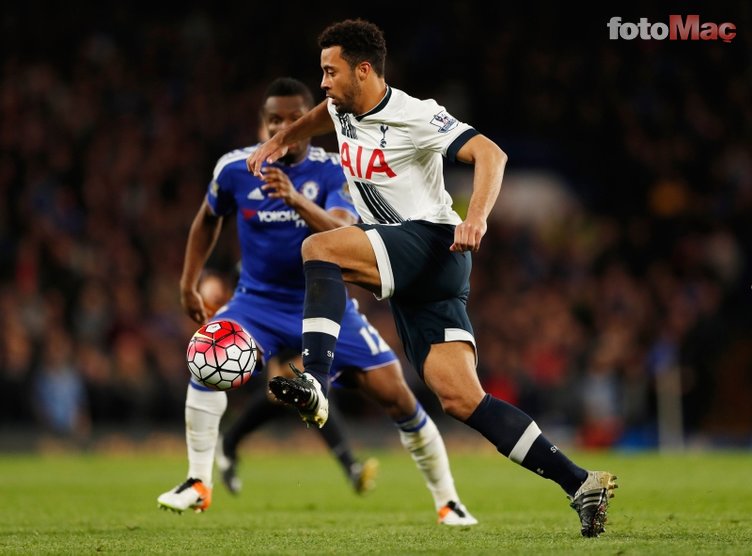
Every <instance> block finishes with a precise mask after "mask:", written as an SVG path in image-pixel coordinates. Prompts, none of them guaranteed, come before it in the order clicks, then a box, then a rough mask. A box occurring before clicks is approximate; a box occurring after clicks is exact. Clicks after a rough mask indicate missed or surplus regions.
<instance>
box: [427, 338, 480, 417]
mask: <svg viewBox="0 0 752 556" xmlns="http://www.w3.org/2000/svg"><path fill="white" fill-rule="evenodd" d="M423 378H424V379H425V381H426V384H427V385H428V387H429V388H430V389H431V390H432V391H433V392H434V393H435V394H436V396H437V397H438V398H439V401H440V402H441V405H442V407H443V408H444V411H445V412H446V413H448V414H449V415H452V416H453V417H455V418H457V419H460V420H462V421H464V420H466V419H467V418H468V417H470V415H471V414H472V413H473V411H475V408H476V407H478V404H479V403H480V402H481V400H482V399H483V396H484V395H485V392H484V391H483V387H482V386H481V384H480V380H479V379H478V373H477V371H476V368H475V348H474V346H473V345H472V344H471V343H469V342H466V341H452V342H443V343H439V344H434V345H432V346H431V348H430V350H429V352H428V356H427V357H426V359H425V362H424V365H423Z"/></svg>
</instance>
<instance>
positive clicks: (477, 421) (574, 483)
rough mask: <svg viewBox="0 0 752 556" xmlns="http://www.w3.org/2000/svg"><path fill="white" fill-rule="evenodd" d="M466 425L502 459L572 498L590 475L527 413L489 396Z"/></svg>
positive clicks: (479, 405)
mask: <svg viewBox="0 0 752 556" xmlns="http://www.w3.org/2000/svg"><path fill="white" fill-rule="evenodd" d="M465 423H466V424H467V425H469V426H471V427H472V428H474V429H475V430H477V431H478V432H479V433H481V434H482V435H483V436H485V437H486V438H487V439H488V440H489V441H490V442H491V443H492V444H494V445H495V446H496V449H497V450H498V451H499V452H500V453H501V454H502V455H504V456H506V457H508V458H509V459H511V460H512V461H514V462H515V463H519V464H520V465H521V466H522V467H524V468H525V469H529V470H530V471H534V472H535V473H537V474H538V475H540V476H541V477H545V478H546V479H551V480H552V481H554V482H556V483H558V484H559V486H561V488H563V489H564V491H565V492H566V493H567V494H569V495H570V496H572V495H573V494H574V493H575V491H576V490H577V489H578V488H579V487H580V485H581V484H582V483H583V482H584V481H585V479H586V478H587V471H586V470H585V469H582V468H581V467H578V466H577V465H575V464H574V463H572V461H570V460H569V458H567V456H565V455H564V454H563V453H562V452H561V450H559V449H558V448H557V447H556V446H554V445H553V444H551V443H550V442H549V441H548V440H547V439H546V437H545V436H543V435H542V434H541V432H540V429H539V428H538V425H536V424H535V421H533V420H532V419H531V418H530V417H529V416H528V415H527V414H526V413H524V412H522V411H520V410H519V409H517V408H516V407H514V406H513V405H510V404H508V403H506V402H504V401H502V400H499V399H496V398H494V397H492V396H491V395H490V394H486V396H485V397H484V398H483V400H482V401H481V402H480V404H478V407H476V408H475V411H473V414H472V415H470V417H469V418H468V419H467V421H465Z"/></svg>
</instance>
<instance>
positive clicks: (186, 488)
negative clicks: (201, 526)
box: [157, 479, 212, 513]
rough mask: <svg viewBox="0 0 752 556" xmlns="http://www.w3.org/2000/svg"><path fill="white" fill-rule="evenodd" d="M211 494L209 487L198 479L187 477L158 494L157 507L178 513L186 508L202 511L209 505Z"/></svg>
mask: <svg viewBox="0 0 752 556" xmlns="http://www.w3.org/2000/svg"><path fill="white" fill-rule="evenodd" d="M211 495H212V489H211V487H207V486H206V485H205V484H204V483H203V482H202V481H201V480H200V479H187V480H186V481H185V482H184V483H183V484H181V485H178V486H177V487H175V488H174V489H172V490H168V491H167V492H165V493H163V494H160V496H159V498H157V507H158V508H160V509H162V510H172V511H174V512H178V513H182V512H184V511H185V510H188V509H191V510H193V511H195V512H204V511H206V510H208V509H209V506H211Z"/></svg>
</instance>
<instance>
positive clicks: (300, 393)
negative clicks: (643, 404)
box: [269, 363, 329, 428]
mask: <svg viewBox="0 0 752 556" xmlns="http://www.w3.org/2000/svg"><path fill="white" fill-rule="evenodd" d="M290 368H291V369H292V370H293V372H294V373H295V375H296V376H295V378H286V377H283V376H275V377H274V378H273V379H271V380H270V381H269V390H271V392H272V394H274V396H275V397H276V398H277V399H278V400H279V401H281V402H284V403H286V404H288V405H291V406H293V407H294V408H295V409H297V410H298V413H300V417H301V418H302V419H303V421H305V422H306V423H314V424H315V425H316V426H318V428H321V427H323V426H324V423H326V420H327V419H328V418H329V400H328V399H327V398H326V396H325V395H324V391H323V390H322V389H321V384H319V381H318V380H316V379H315V378H313V376H311V375H310V374H308V373H301V372H300V371H299V370H298V369H297V368H296V367H295V365H293V364H292V363H290Z"/></svg>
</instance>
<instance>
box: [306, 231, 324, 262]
mask: <svg viewBox="0 0 752 556" xmlns="http://www.w3.org/2000/svg"><path fill="white" fill-rule="evenodd" d="M300 252H301V254H302V255H303V261H328V260H329V259H328V258H327V253H328V252H329V250H328V249H327V247H326V240H324V239H322V238H321V236H320V235H319V234H313V235H311V236H308V237H307V238H306V239H305V240H303V245H302V247H301V249H300Z"/></svg>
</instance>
